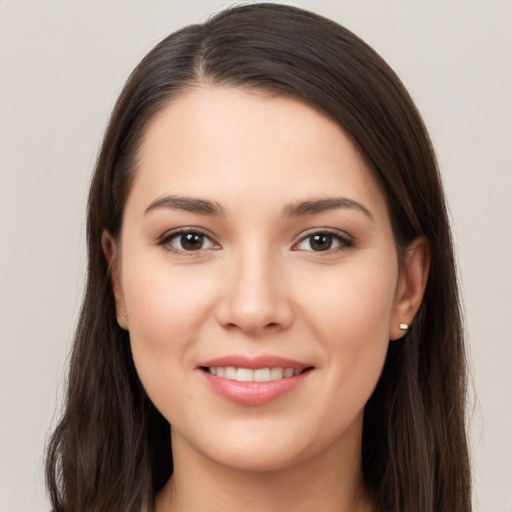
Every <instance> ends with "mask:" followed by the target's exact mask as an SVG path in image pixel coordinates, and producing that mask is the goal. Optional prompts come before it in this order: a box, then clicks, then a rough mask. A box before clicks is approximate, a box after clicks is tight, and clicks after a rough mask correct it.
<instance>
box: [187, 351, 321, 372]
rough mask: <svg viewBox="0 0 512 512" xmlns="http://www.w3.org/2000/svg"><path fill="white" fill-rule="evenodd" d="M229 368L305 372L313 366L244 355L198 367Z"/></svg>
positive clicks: (278, 357) (213, 361)
mask: <svg viewBox="0 0 512 512" xmlns="http://www.w3.org/2000/svg"><path fill="white" fill-rule="evenodd" d="M228 366H233V367H235V368H248V369H251V370H257V369H259V368H293V369H294V370H295V369H297V370H304V369H305V368H309V367H311V366H312V365H310V364H305V363H301V362H299V361H295V360H293V359H288V358H285V357H280V356H273V355H260V356H256V357H250V356H247V355H242V354H232V355H227V356H221V357H217V358H215V359H208V361H203V362H201V363H200V364H198V365H197V367H198V368H205V367H206V368H212V367H228Z"/></svg>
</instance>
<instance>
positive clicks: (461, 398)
mask: <svg viewBox="0 0 512 512" xmlns="http://www.w3.org/2000/svg"><path fill="white" fill-rule="evenodd" d="M201 83H208V84H213V85H229V86H236V87H244V88H253V89H254V88H256V89H263V90H267V91H271V92H273V93H275V94H281V95H285V96H293V97H295V98H298V99H300V100H301V101H303V102H306V103H307V104H309V105H311V106H313V107H314V108H317V109H320V110H322V111H323V112H325V113H326V114H327V115H328V116H330V117H331V118H332V119H334V120H335V121H336V122H338V123H339V125H341V126H342V127H343V128H344V130H345V132H346V133H348V134H349V136H350V137H351V138H352V140H353V142H354V143H355V144H356V145H357V146H358V147H359V148H360V150H361V152H362V154H363V155H364V157H365V158H366V160H367V162H368V163H369V166H370V168H371V169H372V171H373V173H374V175H375V176H376V178H377V179H378V180H379V182H380V184H381V186H382V188H383V190H384V193H385V195H386V197H387V201H388V205H389V211H390V216H391V221H392V224H393V229H394V236H395V240H396V246H397V251H398V253H399V254H400V253H401V252H402V251H403V250H404V249H405V248H406V247H407V245H408V244H409V243H410V242H411V241H412V240H413V239H414V238H416V237H417V236H423V237H425V238H426V240H427V241H428V244H429V247H430V252H431V269H430V277H429V281H428V285H427V289H426V292H425V296H424V301H423V304H422V306H421V309H420V311H419V313H418V315H417V316H416V318H415V320H414V322H413V323H412V326H411V328H410V329H409V332H408V333H407V335H406V336H405V337H404V338H403V339H402V340H398V341H393V342H390V346H389V352H388V356H387V360H386V363H385V367H384V370H383V373H382V376H381V378H380V380H379V382H378V384H377V387H376V389H375V391H374V393H373V395H372V397H371V398H370V400H369V402H368V403H367V405H366V408H365V414H364V426H363V445H362V461H363V470H364V475H365V478H366V480H367V483H368V485H369V486H370V488H371V489H372V491H373V493H374V496H375V499H376V504H377V505H376V510H378V511H379V512H384V511H386V512H390V511H393V512H398V511H414V512H468V511H469V510H470V509H471V496H470V472H469V460H468V449H467V439H466V425H465V399H466V398H465V397H466V363H465V352H464V343H463V341H464V340H463V329H462V321H461V314H460V307H459V300H458V291H457V282H456V268H455V262H454V256H453V249H452V241H451V235H450V227H449V223H448V218H447V212H446V206H445V200H444V196H443V190H442V185H441V181H440V177H439V173H438V169H437V163H436V160H435V156H434V152H433V149H432V146H431V143H430V139H429V136H428V134H427V131H426V129H425V127H424V125H423V122H422V120H421V118H420V116H419V114H418V112H417V111H416V108H415V106H414V104H413V102H412V100H411V98H410V97H409V95H408V93H407V91H406V90H405V88H404V86H403V85H402V83H401V82H400V80H399V79H398V77H397V76H396V75H395V73H394V72H393V71H392V70H391V68H390V67H389V66H388V65H387V64H386V63H385V62H384V61H383V60H382V59H381V58H380V57H379V55H377V53H375V51H374V50H372V49H371V48H370V47H369V46H368V45H366V44H365V43H364V42H363V41H361V40H360V39H359V38H358V37H357V36H355V35H354V34H352V33H351V32H350V31H348V30H347V29H345V28H343V27H341V26H339V25H337V24H336V23H334V22H332V21H329V20H327V19H325V18H322V17H320V16H318V15H315V14H313V13H310V12H306V11H303V10H300V9H297V8H293V7H288V6H283V5H276V4H255V5H247V6H239V7H235V8H232V9H228V10H226V11H223V12H221V13H220V14H218V15H216V16H214V17H213V18H212V19H210V20H209V21H208V22H206V23H204V24H202V25H192V26H189V27H186V28H184V29H182V30H180V31H178V32H176V33H174V34H172V35H170V36H169V37H167V38H166V39H164V40H163V41H162V42H161V43H159V44H158V45H157V46H156V47H155V48H154V49H153V50H152V51H151V52H150V53H149V54H148V55H147V56H146V57H145V58H144V59H143V60H142V62H141V63H140V64H139V65H138V66H137V68H136V69H135V70H134V72H133V73H132V75H131V76H130V78H129V80H128V81H127V83H126V85H125V88H124V90H123V92H122V94H121V96H120V98H119V99H118V102H117V104H116V106H115V109H114V112H113V114H112V117H111V120H110V124H109V126H108V129H107V132H106V135H105V138H104V141H103V145H102V148H101V151H100V154H99V158H98V161H97V164H96V169H95V173H94V176H93V180H92V185H91V190H90V196H89V204H88V220H87V242H88V274H87V286H86V291H85V296H84V300H83V306H82V310H81V314H80V318H79V322H78V326H77V329H76V334H75V339H74V346H73V351H72V355H71V360H70V367H69V379H68V388H67V396H66V402H65V410H64V413H63V416H62V418H61V420H60V423H59V424H58V426H57V428H56V430H55V432H54V434H53V437H52V438H51V441H50V443H49V446H48V452H47V486H48V490H49V494H50V498H51V502H52V506H53V510H55V511H82V510H87V511H88V510H94V511H98V512H99V511H109V512H112V511H120V510H123V511H133V512H135V511H137V512H140V510H141V507H142V506H143V505H147V506H149V507H151V506H152V503H153V499H154V496H155V494H156V492H157V491H158V490H159V489H160V488H161V487H162V486H163V485H164V483H165V482H166V480H167V479H168V478H169V476H170V475H171V474H172V471H173V461H172V451H171V446H170V434H169V431H170V426H169V424H168V423H167V421H166V420H165V419H164V418H163V417H162V415H161V414H160V413H159V412H158V411H157V410H156V409H155V407H154V406H153V405H152V403H151V401H150V400H149V398H148V397H147V395H146V393H145V391H144V389H143V388H142V386H141V383H140V381H139V379H138V376H137V372H136V370H135V367H134V364H133V359H132V355H131V351H130V340H129V335H128V333H127V332H126V331H123V330H122V329H120V328H119V326H118V325H117V322H116V314H115V306H114V299H113V294H112V290H111V286H110V283H109V269H108V266H107V262H106V260H105V256H104V254H103V251H102V248H101V235H102V232H103V230H104V229H107V230H109V231H110V233H111V234H112V236H113V237H114V238H116V237H118V236H119V232H120V227H121V222H122V215H123V206H124V201H125V198H126V195H127V192H128V190H129V187H130V183H131V180H132V177H133V173H134V170H135V167H136V165H135V164H136V155H137V151H138V147H139V145H140V142H141V138H142V135H143V133H144V128H145V126H146V125H147V123H148V121H149V120H150V119H151V118H152V116H153V115H154V114H155V113H156V112H158V111H159V110H160V109H161V108H162V107H163V106H164V105H165V104H166V103H167V102H168V101H169V100H170V99H172V98H174V97H176V96H177V95H179V94H180V93H182V92H183V91H185V90H186V89H187V88H189V87H191V86H193V85H196V84H201Z"/></svg>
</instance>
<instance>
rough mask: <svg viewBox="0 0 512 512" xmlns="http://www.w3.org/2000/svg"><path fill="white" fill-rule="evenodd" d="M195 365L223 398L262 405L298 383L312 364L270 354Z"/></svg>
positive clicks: (290, 390) (287, 391) (308, 375)
mask: <svg viewBox="0 0 512 512" xmlns="http://www.w3.org/2000/svg"><path fill="white" fill-rule="evenodd" d="M197 369H198V370H201V374H202V375H203V376H204V378H205V380H206V383H207V385H208V387H209V388H210V389H211V390H212V391H213V392H214V393H215V394H216V395H218V396H220V397H221V398H222V399H224V400H228V401H230V402H234V403H236V404H240V405H245V406H262V405H265V404H268V403H270V402H273V401H275V400H277V399H278V398H280V397H284V396H285V395H287V394H288V393H290V392H292V391H293V390H295V389H297V388H299V387H301V386H302V385H303V384H304V383H305V382H306V381H308V380H309V377H310V375H311V374H312V373H313V370H314V369H315V367H314V366H311V365H308V364H305V363H302V362H299V361H295V360H292V359H288V358H283V357H279V356H272V355H260V356H258V357H248V356H245V355H229V356H223V357H219V358H216V359H210V360H209V361H203V362H202V363H201V364H199V365H198V366H197Z"/></svg>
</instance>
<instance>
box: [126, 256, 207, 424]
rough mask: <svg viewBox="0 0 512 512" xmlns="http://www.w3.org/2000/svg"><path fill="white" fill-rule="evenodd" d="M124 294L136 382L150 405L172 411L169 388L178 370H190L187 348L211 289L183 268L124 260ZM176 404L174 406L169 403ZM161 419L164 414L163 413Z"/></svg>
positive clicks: (178, 382) (179, 380) (177, 382)
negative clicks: (143, 391)
mask: <svg viewBox="0 0 512 512" xmlns="http://www.w3.org/2000/svg"><path fill="white" fill-rule="evenodd" d="M123 264H124V273H123V292H124V298H125V305H126V312H127V317H128V320H129V332H130V343H131V349H132V354H133V359H134V363H135V367H136V369H137V372H138V374H139V378H140V379H141V382H142V384H143V386H144V388H145V389H146V392H147V393H148V395H149V396H150V397H151V399H152V400H153V402H154V403H155V405H156V406H157V407H158V408H159V409H161V407H159V406H160V405H162V407H163V408H164V409H166V408H167V406H165V405H163V404H166V403H168V405H169V409H170V410H172V407H173V404H172V396H173V395H172V393H170V391H171V390H172V389H181V387H182V385H183V372H184V370H185V369H187V368H188V369H191V368H193V362H192V361H191V360H190V354H191V347H193V346H194V343H195V342H196V341H197V338H198V336H199V334H200V331H201V329H202V328H203V325H204V322H205V319H207V318H209V316H210V311H211V308H212V304H214V303H215V301H214V300H213V299H212V295H211V291H210V290H211V288H212V287H213V285H212V286H208V283H207V282H205V280H204V279H202V281H201V282H202V286H198V283H197V279H198V278H197V276H196V277H194V276H193V275H190V272H189V273H187V272H186V271H185V270H181V271H180V270H178V271H176V270H174V272H171V271H170V270H169V268H168V267H166V266H165V265H161V264H160V265H158V264H155V262H150V263H149V264H146V263H141V261H140V260H136V261H133V264H132V261H130V260H126V261H125V262H123ZM174 406H175V404H174ZM161 411H162V413H164V415H165V416H167V415H166V414H165V410H162V409H161Z"/></svg>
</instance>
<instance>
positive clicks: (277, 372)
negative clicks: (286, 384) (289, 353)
mask: <svg viewBox="0 0 512 512" xmlns="http://www.w3.org/2000/svg"><path fill="white" fill-rule="evenodd" d="M283 376H284V370H283V369H282V368H271V369H270V380H279V379H282V378H283Z"/></svg>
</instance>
